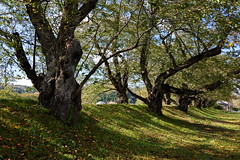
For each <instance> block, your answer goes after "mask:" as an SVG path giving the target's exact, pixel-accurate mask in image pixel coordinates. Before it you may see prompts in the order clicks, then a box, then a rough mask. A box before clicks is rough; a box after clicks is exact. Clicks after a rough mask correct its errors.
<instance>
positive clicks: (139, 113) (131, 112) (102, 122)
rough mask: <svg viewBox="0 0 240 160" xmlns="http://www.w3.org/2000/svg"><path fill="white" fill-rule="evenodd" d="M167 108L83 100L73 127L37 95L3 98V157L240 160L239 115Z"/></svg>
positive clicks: (0, 114) (0, 133)
mask: <svg viewBox="0 0 240 160" xmlns="http://www.w3.org/2000/svg"><path fill="white" fill-rule="evenodd" d="M163 113H164V115H165V116H164V117H157V116H156V115H155V114H152V113H151V112H149V111H148V110H147V107H146V106H144V105H84V107H83V111H82V112H81V113H80V116H79V123H78V124H77V125H76V126H74V127H68V126H65V125H63V124H62V123H60V122H59V121H58V120H57V119H56V118H55V117H54V116H52V115H50V114H49V113H48V111H47V110H46V109H44V108H41V107H40V106H39V105H38V103H37V101H35V100H31V99H23V98H17V99H16V100H14V99H0V159H6V160H7V159H8V160H10V159H14V160H15V159H27V160H35V159H57V160H61V159H104V160H105V159H149V160H150V159H151V160H152V159H172V160H173V159H176V160H181V159H183V160H188V159H191V160H193V159H199V160H200V159H201V160H208V159H209V160H214V159H216V160H219V159H226V160H230V159H231V160H239V159H240V150H239V149H240V148H239V144H240V143H239V142H240V139H239V138H240V114H231V113H227V112H224V111H220V110H216V109H214V108H208V109H203V110H199V109H197V108H190V109H189V113H183V112H181V111H179V110H178V109H176V107H172V106H166V107H164V109H163Z"/></svg>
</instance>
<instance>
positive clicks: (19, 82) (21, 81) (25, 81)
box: [13, 79, 33, 87]
mask: <svg viewBox="0 0 240 160" xmlns="http://www.w3.org/2000/svg"><path fill="white" fill-rule="evenodd" d="M13 84H14V85H22V86H29V87H30V86H33V84H32V82H31V81H30V80H29V79H19V80H16V81H15V82H13Z"/></svg>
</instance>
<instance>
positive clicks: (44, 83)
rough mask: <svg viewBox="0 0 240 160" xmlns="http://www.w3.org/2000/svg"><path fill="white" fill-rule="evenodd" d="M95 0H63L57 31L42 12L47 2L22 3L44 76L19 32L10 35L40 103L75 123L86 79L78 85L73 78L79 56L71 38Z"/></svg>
mask: <svg viewBox="0 0 240 160" xmlns="http://www.w3.org/2000/svg"><path fill="white" fill-rule="evenodd" d="M97 1H98V0H86V1H84V2H82V3H81V4H80V2H79V1H64V2H63V7H62V11H60V12H59V14H60V15H61V21H60V23H59V24H60V26H59V29H58V33H54V32H53V28H52V26H51V25H50V23H49V22H48V19H47V18H46V15H45V10H46V8H47V5H48V1H46V3H44V4H42V3H43V2H45V1H38V0H32V1H30V2H28V3H26V4H25V5H26V11H27V13H28V15H29V18H30V21H31V23H32V25H33V26H34V28H35V30H36V34H37V37H38V41H39V43H40V45H41V48H42V54H43V56H45V58H46V65H47V73H46V74H45V75H43V74H42V75H41V76H40V75H37V74H36V71H35V70H34V69H35V66H33V67H31V65H30V63H29V61H28V59H27V58H26V53H25V52H24V49H23V45H22V42H21V38H20V36H19V34H18V33H14V34H13V37H12V38H13V40H14V48H15V50H16V52H15V55H16V57H17V59H18V61H19V62H20V66H21V67H22V69H23V70H24V71H25V72H26V74H27V76H28V78H29V79H31V81H32V82H33V84H34V86H35V88H36V89H37V90H38V91H39V92H40V95H39V102H40V103H41V105H43V106H44V107H46V108H49V109H50V111H51V112H52V113H53V114H54V115H55V116H57V117H58V118H59V119H61V120H62V121H63V122H64V123H71V124H74V123H75V122H76V119H77V114H78V112H79V111H80V110H81V108H82V107H81V90H82V87H83V84H84V83H85V82H86V80H85V81H84V83H81V85H79V84H78V83H77V82H76V80H75V77H74V73H75V71H76V67H77V64H78V62H79V61H80V59H81V56H82V49H81V45H80V43H79V42H78V41H77V40H76V39H74V31H75V29H76V27H77V26H79V24H80V22H81V21H82V20H83V19H84V18H85V17H86V16H87V15H88V14H89V12H90V11H91V10H93V9H94V8H95V6H96V3H97ZM44 5H46V6H45V9H43V6H44ZM79 6H81V7H79ZM95 68H97V67H95ZM92 72H93V71H92Z"/></svg>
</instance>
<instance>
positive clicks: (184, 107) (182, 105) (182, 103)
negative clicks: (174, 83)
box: [178, 94, 191, 112]
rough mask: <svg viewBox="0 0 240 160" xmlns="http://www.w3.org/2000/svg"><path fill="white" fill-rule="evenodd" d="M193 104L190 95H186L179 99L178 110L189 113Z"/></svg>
mask: <svg viewBox="0 0 240 160" xmlns="http://www.w3.org/2000/svg"><path fill="white" fill-rule="evenodd" d="M190 104H191V99H190V97H189V95H187V94H184V95H180V97H179V105H178V108H179V109H180V110H181V111H183V112H188V106H189V105H190Z"/></svg>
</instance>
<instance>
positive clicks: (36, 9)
mask: <svg viewBox="0 0 240 160" xmlns="http://www.w3.org/2000/svg"><path fill="white" fill-rule="evenodd" d="M41 3H42V2H41V1H39V0H32V1H31V2H27V4H26V8H27V13H28V15H29V17H30V20H31V22H32V24H33V26H34V28H35V30H36V32H37V36H38V40H39V42H40V44H41V47H42V52H43V54H44V55H47V54H48V52H49V50H50V49H51V48H52V47H53V46H54V45H55V42H56V38H55V36H54V33H53V30H52V28H51V26H50V24H49V22H48V20H47V19H46V18H45V13H44V10H43V8H42V6H41Z"/></svg>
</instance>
